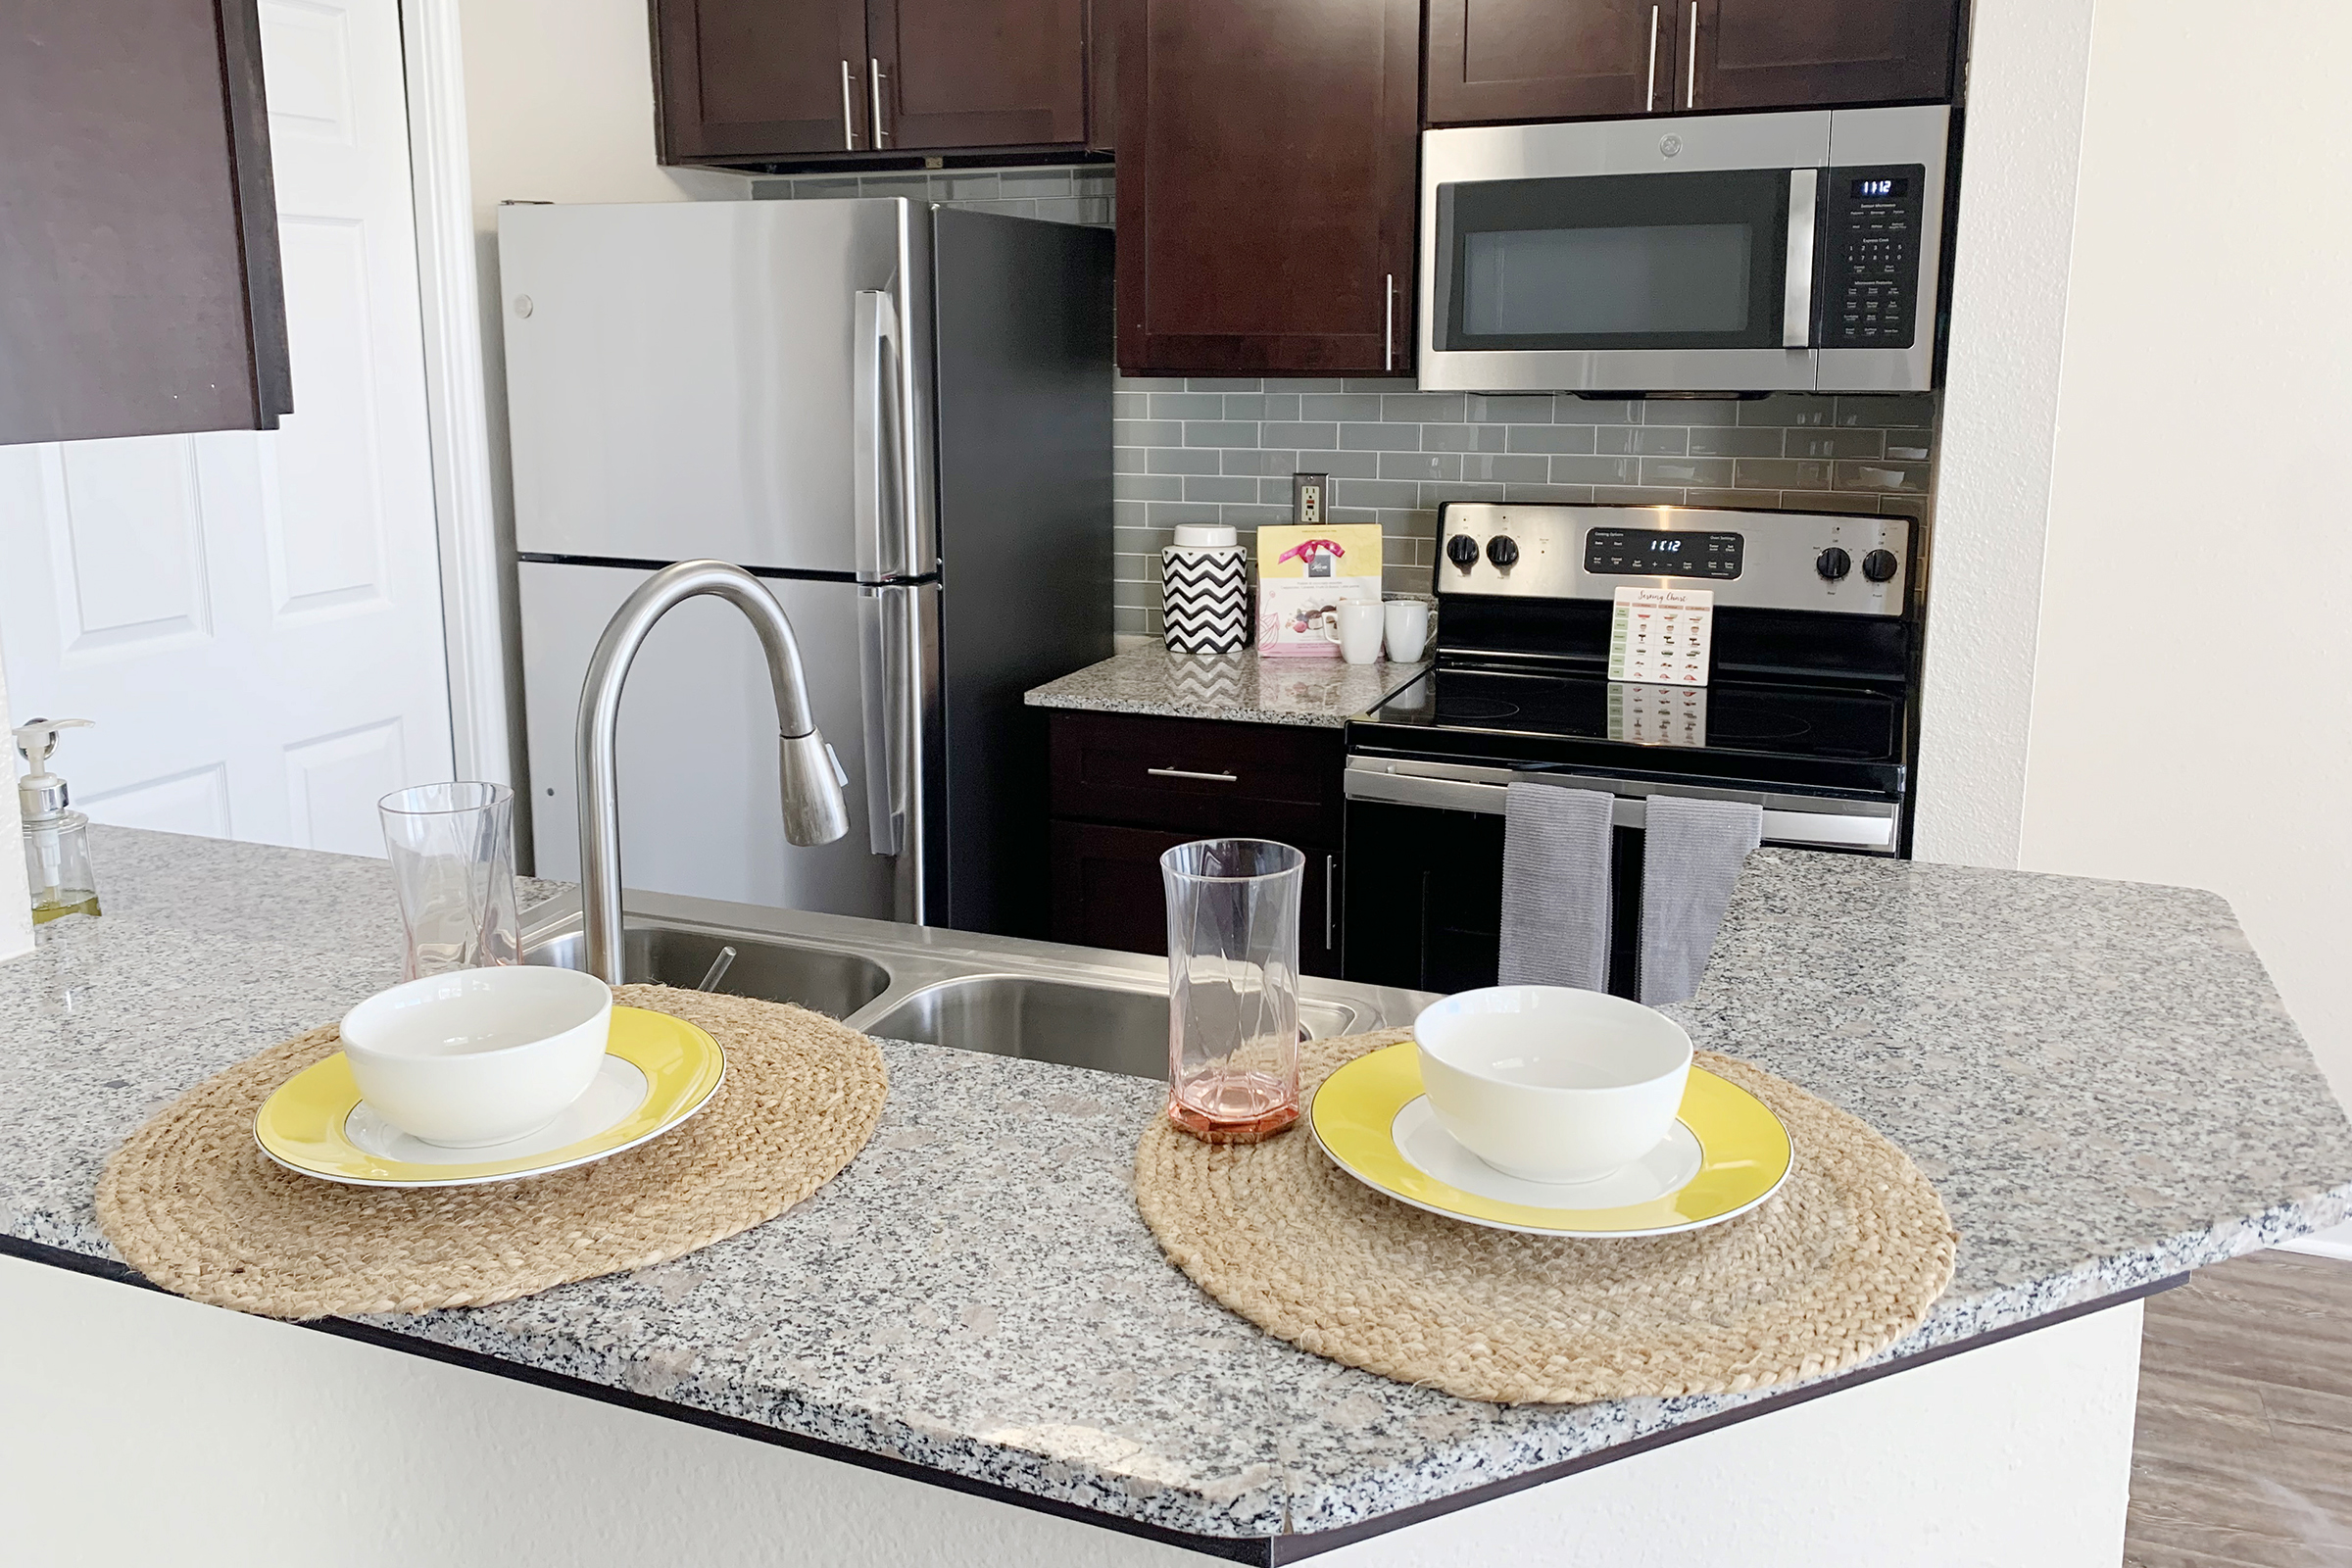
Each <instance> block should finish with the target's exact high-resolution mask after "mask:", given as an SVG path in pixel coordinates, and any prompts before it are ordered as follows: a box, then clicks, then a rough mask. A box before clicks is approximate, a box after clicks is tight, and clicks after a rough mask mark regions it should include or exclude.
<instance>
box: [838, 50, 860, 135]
mask: <svg viewBox="0 0 2352 1568" xmlns="http://www.w3.org/2000/svg"><path fill="white" fill-rule="evenodd" d="M841 145H842V146H843V147H844V148H846V149H848V150H849V151H851V152H856V151H857V150H858V110H857V108H856V107H855V105H854V104H853V103H852V102H851V98H850V63H849V62H848V61H847V60H844V61H843V62H842V63H841Z"/></svg>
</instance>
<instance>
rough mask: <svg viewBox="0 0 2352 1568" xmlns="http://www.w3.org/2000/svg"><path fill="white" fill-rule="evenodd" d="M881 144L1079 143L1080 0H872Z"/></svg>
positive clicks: (1082, 113) (1082, 119)
mask: <svg viewBox="0 0 2352 1568" xmlns="http://www.w3.org/2000/svg"><path fill="white" fill-rule="evenodd" d="M866 26H867V37H868V39H869V47H870V48H871V49H872V50H873V54H874V60H875V63H876V68H877V70H878V71H879V73H880V75H881V81H882V121H881V130H882V146H883V148H884V149H885V150H888V149H890V148H906V149H909V150H912V149H917V148H941V147H1023V146H1027V147H1038V146H1050V145H1058V144H1064V143H1076V142H1083V141H1085V140H1086V8H1085V5H1084V3H1083V0H874V3H873V4H872V5H871V6H870V7H869V8H868V9H867V12H866Z"/></svg>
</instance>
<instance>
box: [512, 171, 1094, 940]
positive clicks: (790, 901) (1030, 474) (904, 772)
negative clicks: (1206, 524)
mask: <svg viewBox="0 0 2352 1568" xmlns="http://www.w3.org/2000/svg"><path fill="white" fill-rule="evenodd" d="M1110 267H1111V245H1110V235H1109V233H1108V232H1107V231H1105V230H1100V229H1091V228H1081V227H1077V226H1074V225H1068V224H1059V223H1046V222H1037V221H1030V220H1025V219H1017V218H1005V217H999V216H996V215H994V214H982V213H971V212H964V211H959V210H955V209H946V208H939V209H934V208H931V207H928V206H925V205H922V204H918V203H910V202H907V201H906V200H903V199H898V198H889V199H872V200H852V201H802V202H677V203H662V204H652V205H632V206H513V207H505V208H502V209H500V213H499V270H500V274H501V286H502V294H503V299H502V302H501V303H502V306H503V315H504V318H505V321H506V345H507V401H508V412H509V417H510V423H511V428H512V432H513V443H514V471H515V548H516V552H517V556H518V561H517V566H516V571H517V576H518V578H519V581H520V596H521V618H522V651H523V700H524V708H525V721H524V722H525V728H526V734H527V739H528V748H529V759H530V784H529V798H530V805H531V822H532V830H533V839H534V841H535V857H536V862H537V869H538V871H539V873H540V874H541V875H544V876H555V877H566V878H569V877H573V876H575V875H576V874H577V871H578V864H579V861H578V854H579V851H578V816H577V810H576V801H575V786H574V781H573V725H574V720H575V718H576V715H577V711H578V708H579V700H580V684H581V680H582V677H583V674H584V673H585V671H586V668H587V663H588V657H589V654H590V652H591V651H592V650H593V649H594V647H595V646H596V641H597V638H598V636H599V634H600V633H601V632H602V631H603V629H604V625H605V622H606V621H607V620H608V619H609V618H610V617H611V615H612V613H613V611H614V610H616V609H617V608H619V606H620V603H621V601H622V600H623V599H624V598H626V597H627V595H628V594H629V592H630V591H631V590H632V589H634V588H635V587H636V586H637V585H638V584H639V583H640V582H642V581H644V580H645V578H646V577H647V576H648V575H649V574H650V573H651V572H653V571H655V570H657V569H659V568H660V567H662V566H663V565H666V564H669V563H671V562H674V561H684V560H691V559H696V558H700V557H711V558H715V559H718V560H721V561H729V562H733V563H735V564H738V565H742V566H745V567H748V568H749V569H750V570H752V571H753V572H755V573H757V574H758V575H759V576H760V577H761V578H762V579H764V580H765V582H766V584H767V586H768V587H769V588H770V589H772V590H773V591H774V592H775V595H776V597H777V599H778V600H779V601H780V602H781V603H782V605H783V607H784V610H785V612H786V613H788V614H789V615H790V616H791V618H792V624H793V629H794V631H795V632H796V633H797V634H798V636H799V639H800V644H801V652H802V658H803V662H804V663H805V665H806V666H807V670H808V674H809V685H810V695H811V698H812V701H813V703H814V706H815V710H816V719H817V723H818V725H819V726H820V727H821V728H822V729H823V731H824V733H825V735H826V737H827V738H828V739H829V740H831V741H832V742H833V744H834V747H835V750H836V752H837V753H838V755H839V757H840V760H841V763H842V766H843V767H844V769H845V770H846V771H847V773H848V774H849V781H850V789H849V795H850V800H851V808H852V816H853V820H852V825H851V830H850V834H849V836H848V837H847V838H846V839H843V840H841V841H839V842H836V843H833V844H828V845H823V846H819V847H817V848H813V849H799V848H794V847H791V846H789V845H787V844H786V843H785V842H784V835H783V829H782V826H781V823H780V820H779V816H778V812H777V808H776V799H777V784H776V749H775V738H774V735H775V714H774V708H773V705H772V703H771V701H770V699H769V695H768V691H767V676H766V671H765V666H764V664H763V663H762V662H761V659H760V649H759V644H758V642H757V640H756V639H755V638H754V636H753V634H752V630H751V627H750V626H749V625H748V624H747V623H746V622H745V621H744V620H743V618H742V616H741V615H739V614H737V613H735V612H734V611H732V610H731V609H729V608H728V607H726V606H724V605H722V604H719V603H717V602H716V601H713V600H710V599H701V600H695V601H690V602H689V603H687V604H685V605H683V606H681V607H679V608H678V609H677V610H675V611H673V612H671V613H669V615H667V616H666V617H665V618H664V619H663V620H662V623H661V624H660V625H659V626H657V627H656V628H655V630H654V632H653V634H652V636H651V637H650V638H649V639H648V640H647V642H646V644H645V647H644V649H643V651H642V652H641V653H640V654H639V655H638V658H637V661H636V664H635V666H634V667H633V668H632V669H631V671H630V673H629V679H628V686H627V693H626V697H625V700H624V702H623V703H622V706H621V714H620V754H621V755H620V790H619V794H620V815H621V874H622V877H623V879H624V881H625V883H626V885H627V886H629V887H632V888H645V889H652V890H655V891H660V892H667V893H683V894H694V895H700V896H703V897H706V898H720V899H733V900H738V901H742V902H745V903H751V904H760V905H771V906H780V907H791V908H803V909H819V910H827V911H831V912H835V913H843V914H862V915H871V916H875V917H879V918H885V919H892V918H895V919H900V920H912V921H919V922H922V923H925V924H931V925H949V926H956V927H960V928H964V929H969V930H987V931H999V932H1005V933H1009V934H1014V935H1038V936H1042V935H1044V934H1045V900H1046V883H1047V877H1046V828H1045V807H1044V799H1045V754H1046V747H1045V736H1044V732H1043V728H1042V725H1041V724H1040V723H1039V722H1038V715H1037V714H1036V713H1035V712H1034V711H1031V710H1027V709H1024V708H1023V707H1022V705H1021V693H1022V692H1023V691H1025V690H1027V689H1028V688H1029V687H1031V686H1034V685H1036V684H1038V683H1040V682H1042V681H1045V680H1050V679H1052V678H1053V677H1054V676H1056V675H1060V674H1065V673H1067V672H1068V671H1070V670H1072V669H1075V668H1078V667H1079V666H1081V665H1083V664H1086V663H1088V662H1091V661H1094V660H1097V659H1102V658H1105V657H1107V656H1108V654H1109V653H1110V649H1111V632H1110V624H1111V609H1110V552H1111V534H1110V519H1111V507H1110V407H1111V405H1110V391H1111V358H1112V355H1111V320H1112V318H1111V293H1110V288H1111V281H1110Z"/></svg>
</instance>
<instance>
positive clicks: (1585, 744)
mask: <svg viewBox="0 0 2352 1568" xmlns="http://www.w3.org/2000/svg"><path fill="white" fill-rule="evenodd" d="M1349 749H1350V750H1361V751H1377V752H1380V753H1383V754H1389V755H1406V754H1411V753H1416V752H1419V753H1425V754H1428V755H1433V756H1446V757H1481V758H1485V759H1489V760H1497V761H1501V762H1504V763H1509V762H1522V761H1523V762H1529V763H1577V764H1585V765H1600V766H1613V767H1616V768H1619V769H1621V770H1626V771H1638V772H1642V773H1644V774H1665V775H1672V774H1677V773H1689V774H1692V775H1697V776H1704V777H1709V778H1724V777H1743V778H1754V779H1759V780H1765V781H1780V782H1786V783H1789V784H1810V785H1817V786H1828V787H1834V788H1861V789H1871V790H1888V789H1897V788H1899V787H1900V780H1901V773H1902V762H1903V754H1904V750H1905V731H1904V705H1903V700H1902V697H1901V695H1900V694H1899V693H1896V692H1890V691H1881V690H1875V689H1858V688H1847V687H1829V686H1814V685H1796V684H1778V683H1775V684H1764V683H1741V682H1726V681H1718V682H1717V683H1716V684H1714V685H1712V686H1705V687H1694V688H1683V687H1666V686H1643V685H1636V684H1633V683H1631V682H1624V681H1611V680H1609V679H1607V678H1606V677H1605V676H1604V675H1601V674H1599V673H1597V672H1559V671H1547V672H1544V673H1540V674H1529V673H1519V672H1505V671H1495V670H1483V669H1438V670H1432V671H1431V672H1430V673H1428V674H1426V675H1424V676H1422V677H1421V679H1419V680H1417V681H1415V682H1413V684H1412V685H1410V686H1407V687H1406V688H1404V690H1402V691H1400V692H1398V693H1397V695H1396V696H1395V697H1392V698H1391V699H1389V701H1388V702H1386V703H1384V704H1382V705H1381V706H1380V707H1379V708H1377V709H1374V710H1373V711H1372V712H1371V713H1370V714H1368V715H1367V716H1366V717H1364V718H1362V719H1358V720H1356V721H1354V723H1353V724H1351V725H1350V727H1349Z"/></svg>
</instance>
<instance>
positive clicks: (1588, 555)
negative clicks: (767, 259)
mask: <svg viewBox="0 0 2352 1568" xmlns="http://www.w3.org/2000/svg"><path fill="white" fill-rule="evenodd" d="M1746 543H1747V541H1746V540H1745V539H1744V538H1743V537H1742V536H1740V535H1739V534H1736V533H1670V532H1668V531H1666V530H1665V529H1662V528H1661V529H1650V528H1593V529H1589V530H1587V532H1586V534H1585V570H1587V571H1589V572H1592V573H1593V574H1594V575H1595V576H1604V577H1714V578H1719V579H1720V578H1732V577H1737V576H1739V575H1740V556H1741V555H1742V554H1743V547H1744V546H1745V545H1746Z"/></svg>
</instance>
